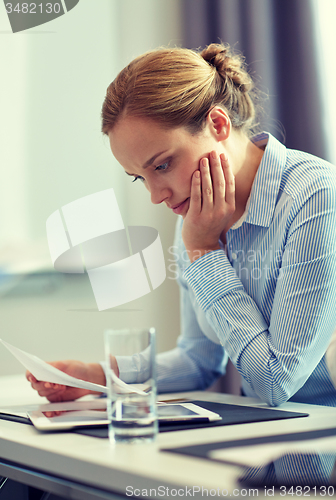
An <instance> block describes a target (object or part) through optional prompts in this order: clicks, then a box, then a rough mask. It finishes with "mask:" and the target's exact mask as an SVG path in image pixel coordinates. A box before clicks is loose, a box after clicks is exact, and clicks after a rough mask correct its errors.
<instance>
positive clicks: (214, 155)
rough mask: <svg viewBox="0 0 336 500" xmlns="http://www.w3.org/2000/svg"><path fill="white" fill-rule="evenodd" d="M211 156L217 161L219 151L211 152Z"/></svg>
mask: <svg viewBox="0 0 336 500" xmlns="http://www.w3.org/2000/svg"><path fill="white" fill-rule="evenodd" d="M211 156H212V158H213V159H214V160H217V158H218V153H217V151H212V152H211Z"/></svg>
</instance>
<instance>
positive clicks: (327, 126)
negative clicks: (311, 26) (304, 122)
mask: <svg viewBox="0 0 336 500" xmlns="http://www.w3.org/2000/svg"><path fill="white" fill-rule="evenodd" d="M311 2H312V6H313V9H314V14H315V16H314V19H315V38H316V48H317V53H318V60H319V80H320V85H321V90H322V92H321V93H322V98H323V109H322V110H321V113H322V116H323V123H324V133H325V136H326V138H327V144H328V158H327V159H328V160H329V161H331V162H332V163H334V164H335V165H336V92H335V82H336V65H335V57H336V56H335V51H336V30H335V19H336V2H335V0H311Z"/></svg>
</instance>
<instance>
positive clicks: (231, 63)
mask: <svg viewBox="0 0 336 500" xmlns="http://www.w3.org/2000/svg"><path fill="white" fill-rule="evenodd" d="M200 55H201V56H202V57H203V59H204V60H205V61H206V62H207V63H209V64H210V66H213V67H214V68H215V69H216V70H217V72H218V74H219V75H220V76H221V77H222V78H223V80H225V81H226V82H227V80H229V81H231V82H232V83H233V84H234V85H235V86H236V87H239V89H240V90H241V91H242V92H249V91H250V90H251V88H252V87H253V82H252V79H251V77H250V76H249V74H248V73H247V72H246V69H245V62H244V59H243V57H242V56H241V55H239V54H234V53H232V52H231V49H230V47H229V46H226V45H223V44H219V43H212V44H210V45H208V46H207V47H206V48H205V49H204V50H202V52H201V54H200ZM227 83H228V82H227Z"/></svg>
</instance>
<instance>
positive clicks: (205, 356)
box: [103, 286, 228, 392]
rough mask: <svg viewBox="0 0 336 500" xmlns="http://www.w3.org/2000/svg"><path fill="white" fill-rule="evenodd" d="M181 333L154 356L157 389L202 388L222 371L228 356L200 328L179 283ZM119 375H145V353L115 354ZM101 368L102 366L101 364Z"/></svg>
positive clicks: (137, 379) (135, 379)
mask: <svg viewBox="0 0 336 500" xmlns="http://www.w3.org/2000/svg"><path fill="white" fill-rule="evenodd" d="M180 300H181V335H180V336H179V338H178V341H177V347H176V348H175V349H172V350H170V351H167V352H164V353H160V354H158V355H157V356H156V371H157V387H158V392H177V391H191V390H197V389H205V388H206V387H208V386H210V385H211V384H212V382H214V381H215V380H216V379H217V378H218V377H219V376H220V375H222V374H223V373H224V371H225V366H226V363H227V360H228V356H227V354H226V353H225V351H224V349H223V347H222V345H220V344H216V343H214V342H212V341H211V340H209V339H208V338H207V337H206V336H205V335H204V333H203V332H202V330H201V329H200V327H199V325H198V322H197V319H196V316H195V312H194V310H193V307H192V304H191V302H190V297H189V294H188V290H187V289H186V288H185V287H183V286H181V289H180ZM116 359H117V363H118V367H119V376H120V378H121V379H122V380H123V381H124V382H126V383H141V382H143V381H144V379H145V378H146V370H147V358H146V355H145V354H144V355H142V356H140V357H139V356H137V357H136V359H133V357H131V356H130V357H126V356H122V357H117V358H116ZM103 368H104V366H103Z"/></svg>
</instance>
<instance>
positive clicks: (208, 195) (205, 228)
mask: <svg viewBox="0 0 336 500" xmlns="http://www.w3.org/2000/svg"><path fill="white" fill-rule="evenodd" d="M209 157H210V160H208V158H202V159H201V161H200V170H196V171H195V172H194V174H193V177H192V181H191V194H190V205H189V210H188V212H187V214H186V216H185V218H184V222H183V227H182V238H183V242H184V245H185V247H186V250H187V252H188V255H189V259H190V261H191V262H193V261H194V260H196V259H198V258H199V257H201V256H202V255H204V254H205V253H208V252H210V251H212V250H218V249H219V248H220V246H219V243H218V240H219V238H220V236H221V233H222V232H223V230H224V229H225V227H226V226H227V225H228V223H229V221H230V219H231V218H232V215H233V214H234V212H235V178H234V175H233V173H232V170H231V168H230V165H229V163H228V160H227V158H226V157H225V155H224V154H223V153H222V154H221V155H218V153H217V151H212V152H211V153H210V155H209Z"/></svg>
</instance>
